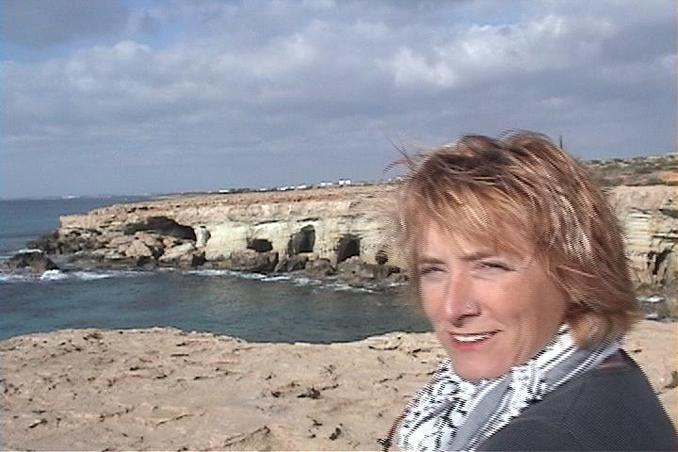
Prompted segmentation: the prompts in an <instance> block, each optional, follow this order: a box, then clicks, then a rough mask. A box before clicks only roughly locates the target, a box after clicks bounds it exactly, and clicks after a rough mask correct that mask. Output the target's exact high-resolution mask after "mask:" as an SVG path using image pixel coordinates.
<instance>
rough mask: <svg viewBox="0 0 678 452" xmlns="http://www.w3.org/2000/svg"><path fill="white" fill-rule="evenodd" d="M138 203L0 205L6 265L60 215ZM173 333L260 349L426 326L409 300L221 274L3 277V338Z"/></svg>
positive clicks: (97, 200) (280, 278) (72, 200)
mask: <svg viewBox="0 0 678 452" xmlns="http://www.w3.org/2000/svg"><path fill="white" fill-rule="evenodd" d="M144 199H147V198H145V197H139V196H117V197H113V196H108V197H68V198H50V199H15V200H0V261H1V260H6V259H8V258H9V257H11V256H13V255H14V254H15V253H17V252H19V251H20V250H23V249H26V246H27V245H26V244H27V242H28V241H30V240H31V239H34V238H37V237H39V236H40V235H43V234H46V233H50V232H52V231H54V230H55V229H56V228H57V227H58V222H59V216H60V215H66V214H73V213H85V212H88V211H89V210H91V209H94V208H97V207H103V206H108V205H112V204H117V203H127V202H135V201H142V200H144ZM149 327H174V328H179V329H181V330H185V331H200V332H209V333H214V334H220V335H228V336H235V337H239V338H242V339H245V340H248V341H257V342H289V343H293V342H308V343H332V342H348V341H354V340H360V339H364V338H366V337H369V336H373V335H377V334H383V333H387V332H393V331H404V332H423V331H428V329H429V326H428V323H427V321H426V319H425V317H424V315H423V314H422V313H421V311H420V310H419V309H417V307H416V306H415V305H414V304H413V303H412V302H411V301H410V300H408V299H407V297H406V296H405V295H404V294H403V295H397V294H393V293H377V292H372V291H369V290H365V289H355V288H351V287H348V286H346V285H343V284H338V283H333V282H321V281H316V280H312V279H308V278H305V277H298V276H290V275H262V274H255V273H242V272H231V271H215V270H178V269H163V270H159V271H123V270H117V271H112V270H101V271H74V272H61V271H58V270H52V271H48V272H45V273H43V274H38V275H16V274H9V273H2V272H0V340H1V339H7V338H11V337H14V336H19V335H23V334H30V333H38V332H50V331H55V330H59V329H64V328H107V329H123V328H124V329H127V328H149Z"/></svg>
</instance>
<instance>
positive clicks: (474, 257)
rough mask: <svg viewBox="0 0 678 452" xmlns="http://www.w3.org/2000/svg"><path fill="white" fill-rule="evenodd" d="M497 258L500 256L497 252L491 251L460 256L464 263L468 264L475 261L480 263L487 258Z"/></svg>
mask: <svg viewBox="0 0 678 452" xmlns="http://www.w3.org/2000/svg"><path fill="white" fill-rule="evenodd" d="M497 256H498V254H497V253H496V252H493V251H489V250H488V251H474V252H472V253H469V254H464V255H462V256H460V259H461V260H463V261H467V262H473V261H478V260H481V259H485V258H488V257H497Z"/></svg>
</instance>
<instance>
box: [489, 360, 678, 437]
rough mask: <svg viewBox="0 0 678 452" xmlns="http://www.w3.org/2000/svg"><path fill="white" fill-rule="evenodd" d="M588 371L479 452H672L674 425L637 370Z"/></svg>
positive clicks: (631, 364)
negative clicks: (665, 451) (555, 451)
mask: <svg viewBox="0 0 678 452" xmlns="http://www.w3.org/2000/svg"><path fill="white" fill-rule="evenodd" d="M624 358H625V365H623V366H620V367H617V368H601V369H594V370H592V371H590V372H587V373H585V374H583V375H581V376H579V377H577V378H574V379H573V380H571V381H569V382H568V383H566V384H564V385H563V386H562V387H560V388H558V389H556V390H555V391H553V392H552V393H550V394H548V395H547V396H546V397H544V399H543V400H541V401H539V402H537V403H535V404H533V405H532V406H530V407H529V408H527V409H526V410H525V411H523V412H522V413H521V414H520V416H518V417H517V418H516V419H514V420H512V421H511V422H509V423H508V424H507V425H506V426H505V427H504V428H502V429H501V430H500V431H498V432H497V433H495V434H494V435H492V437H490V438H488V440H487V441H486V442H485V443H483V444H482V445H481V449H482V450H676V449H677V448H678V440H677V439H676V432H675V429H674V427H673V424H672V423H671V421H670V420H669V418H668V416H667V415H666V413H665V412H664V410H663V408H662V407H661V404H660V403H659V400H658V399H657V396H656V395H655V394H654V392H653V390H652V388H651V386H650V384H649V382H648V381H647V379H646V378H645V376H644V374H643V373H642V371H641V370H640V368H639V367H638V366H637V364H635V362H633V360H632V359H631V358H630V357H628V356H627V355H624Z"/></svg>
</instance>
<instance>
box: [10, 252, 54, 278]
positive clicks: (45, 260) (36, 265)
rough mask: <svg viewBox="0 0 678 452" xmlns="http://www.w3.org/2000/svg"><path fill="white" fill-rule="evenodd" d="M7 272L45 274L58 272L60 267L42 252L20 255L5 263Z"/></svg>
mask: <svg viewBox="0 0 678 452" xmlns="http://www.w3.org/2000/svg"><path fill="white" fill-rule="evenodd" d="M4 267H5V268H6V269H7V271H11V272H15V271H30V272H33V273H43V272H46V271H48V270H57V269H58V268H59V267H58V266H57V265H56V264H55V263H54V262H52V260H51V259H50V258H49V257H47V256H45V255H44V254H43V253H42V252H39V251H38V252H28V253H19V254H16V255H14V256H12V257H11V258H9V260H7V261H6V262H4Z"/></svg>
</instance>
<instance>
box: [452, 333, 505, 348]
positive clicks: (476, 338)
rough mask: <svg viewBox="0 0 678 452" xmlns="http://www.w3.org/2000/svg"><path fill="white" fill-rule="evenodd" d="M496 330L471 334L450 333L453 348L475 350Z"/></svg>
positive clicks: (492, 335)
mask: <svg viewBox="0 0 678 452" xmlns="http://www.w3.org/2000/svg"><path fill="white" fill-rule="evenodd" d="M496 333H497V331H488V332H483V333H473V334H452V333H450V337H451V338H452V345H453V346H454V347H455V348H458V349H460V350H466V351H467V350H475V349H477V348H479V347H481V346H483V345H485V344H486V343H487V342H488V341H489V340H490V339H492V337H494V335H495V334H496Z"/></svg>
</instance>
